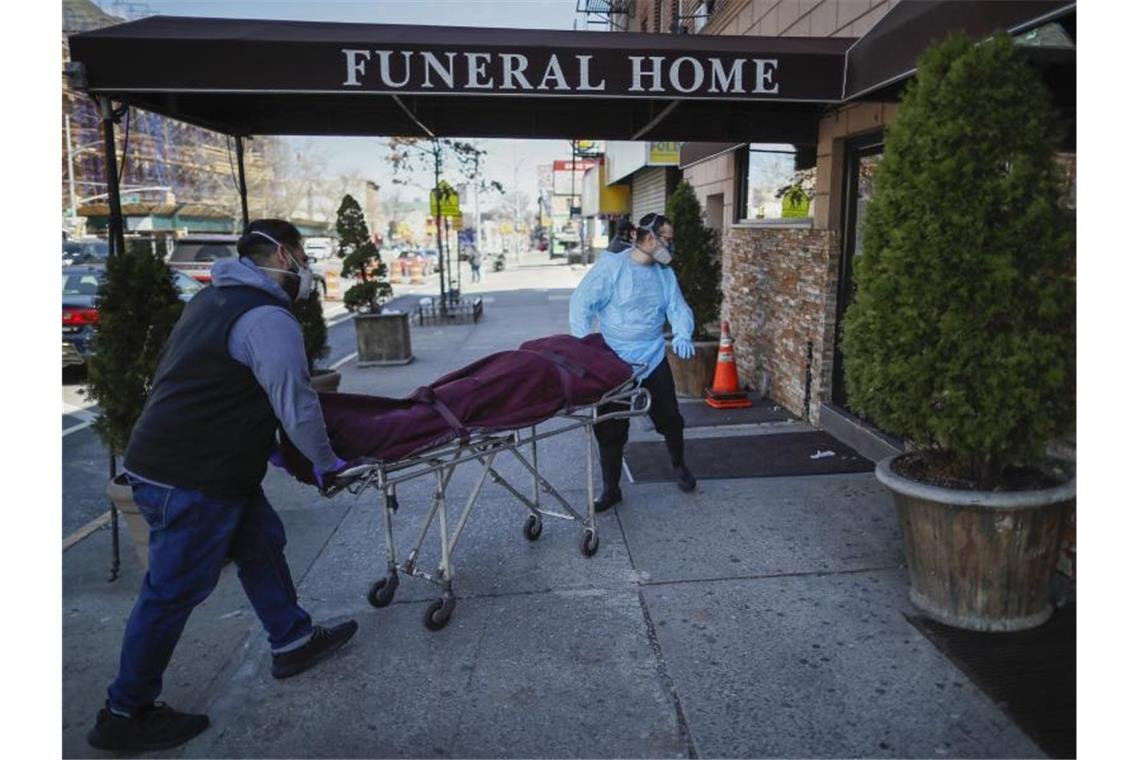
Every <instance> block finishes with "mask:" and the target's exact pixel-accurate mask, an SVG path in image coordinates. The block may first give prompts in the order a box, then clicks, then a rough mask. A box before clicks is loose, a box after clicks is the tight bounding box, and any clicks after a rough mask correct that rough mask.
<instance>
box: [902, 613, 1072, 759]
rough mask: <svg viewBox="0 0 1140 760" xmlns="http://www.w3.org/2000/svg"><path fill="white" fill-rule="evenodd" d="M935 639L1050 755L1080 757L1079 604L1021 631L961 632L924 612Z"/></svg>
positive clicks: (915, 619) (922, 625) (918, 619)
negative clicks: (1078, 696)
mask: <svg viewBox="0 0 1140 760" xmlns="http://www.w3.org/2000/svg"><path fill="white" fill-rule="evenodd" d="M906 619H907V620H909V621H910V623H911V625H913V626H914V627H915V628H917V629H918V630H919V631H921V632H922V634H923V635H924V636H926V638H928V639H930V641H931V643H932V644H934V646H936V647H938V649H939V651H941V652H942V654H944V655H946V656H947V657H948V658H949V659H950V660H951V661H952V662H953V663H954V664H955V665H957V666H958V668H959V669H960V670H961V671H962V672H963V673H965V674H966V675H967V676H969V678H970V680H971V681H973V682H974V684H975V685H977V687H978V688H979V689H981V690H982V691H983V692H985V693H986V695H987V696H989V698H990V699H992V700H993V701H994V702H995V703H997V705H998V707H1000V708H1001V710H1002V711H1003V712H1004V713H1005V714H1006V715H1008V716H1009V717H1010V719H1011V720H1012V721H1013V722H1014V723H1016V724H1017V725H1018V727H1019V728H1020V729H1021V730H1022V731H1024V732H1025V734H1026V736H1028V737H1029V738H1030V739H1032V740H1033V741H1034V742H1036V743H1037V746H1039V747H1040V748H1041V749H1042V750H1043V751H1044V752H1045V753H1047V754H1048V755H1049V756H1050V757H1076V756H1077V606H1076V605H1075V604H1070V605H1066V606H1064V607H1059V608H1057V610H1056V611H1055V612H1054V613H1053V617H1051V618H1050V619H1049V620H1048V621H1047V622H1046V623H1045V624H1044V625H1042V626H1039V627H1037V628H1034V629H1032V630H1029V631H1020V632H1018V633H978V632H976V631H961V630H958V629H957V628H951V627H949V626H946V625H942V624H941V623H936V622H934V621H932V620H929V619H927V618H925V617H922V616H919V615H914V616H911V615H907V616H906Z"/></svg>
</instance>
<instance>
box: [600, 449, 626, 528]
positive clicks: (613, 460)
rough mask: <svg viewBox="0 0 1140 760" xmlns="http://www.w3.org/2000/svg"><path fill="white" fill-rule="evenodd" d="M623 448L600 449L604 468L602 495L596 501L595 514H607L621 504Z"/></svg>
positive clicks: (601, 462)
mask: <svg viewBox="0 0 1140 760" xmlns="http://www.w3.org/2000/svg"><path fill="white" fill-rule="evenodd" d="M622 448H623V447H622V446H609V445H607V446H605V447H601V446H599V447H598V459H600V460H601V461H600V464H601V466H602V493H601V495H600V496H597V497H596V498H595V499H594V512H595V513H599V512H605V511H606V510H608V509H611V508H612V507H613V506H614V505H615V504H619V503H620V502H621V488H619V487H618V483H620V482H621V450H622Z"/></svg>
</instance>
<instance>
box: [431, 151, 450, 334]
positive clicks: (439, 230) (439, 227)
mask: <svg viewBox="0 0 1140 760" xmlns="http://www.w3.org/2000/svg"><path fill="white" fill-rule="evenodd" d="M431 147H432V154H433V155H434V157H435V186H434V187H433V188H432V189H431V195H432V197H433V198H435V245H436V251H438V252H439V256H440V258H441V259H442V258H443V219H442V215H443V199H442V198H440V197H439V179H440V178H439V173H440V165H439V162H440V155H439V141H438V140H436V139H434V138H433V139H432V141H431ZM439 303H440V312H441V313H442V314H446V313H447V287H446V285H445V284H444V274H443V267H440V268H439Z"/></svg>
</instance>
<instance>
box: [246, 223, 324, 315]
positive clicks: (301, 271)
mask: <svg viewBox="0 0 1140 760" xmlns="http://www.w3.org/2000/svg"><path fill="white" fill-rule="evenodd" d="M250 234H253V235H260V236H261V237H263V238H265V239H266V240H268V241H269V242H271V243H273V244H275V245H278V246H281V249H282V250H285V246H283V245H281V243H279V242H277V241H276V240H274V239H273V238H271V237H269V235H266V234H265V233H264V232H258V231H257V230H254V231H253V232H252V233H250ZM286 258H288V256H286ZM258 267H259V268H260V269H264V270H265V271H266V272H281V273H282V274H291V275H293V276H294V277H296V278H297V279H298V285H297V293H296V294H295V295H294V296H293V300H294V301H304V300H305V299H306V298H308V297H309V296H310V295H312V293H313V270H311V269H309V267H308V265H305V266H303V267H298V268H297V270H295V271H294V270H292V269H278V268H277V267H263V266H261V265H258Z"/></svg>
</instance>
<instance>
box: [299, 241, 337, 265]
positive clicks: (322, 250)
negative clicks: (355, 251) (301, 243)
mask: <svg viewBox="0 0 1140 760" xmlns="http://www.w3.org/2000/svg"><path fill="white" fill-rule="evenodd" d="M336 247H337V243H336V241H335V240H333V239H332V238H329V237H313V238H306V239H305V255H306V256H308V257H309V260H310V261H312V260H316V261H324V260H325V259H329V258H332V257H333V255H334V254H335V253H336Z"/></svg>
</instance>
